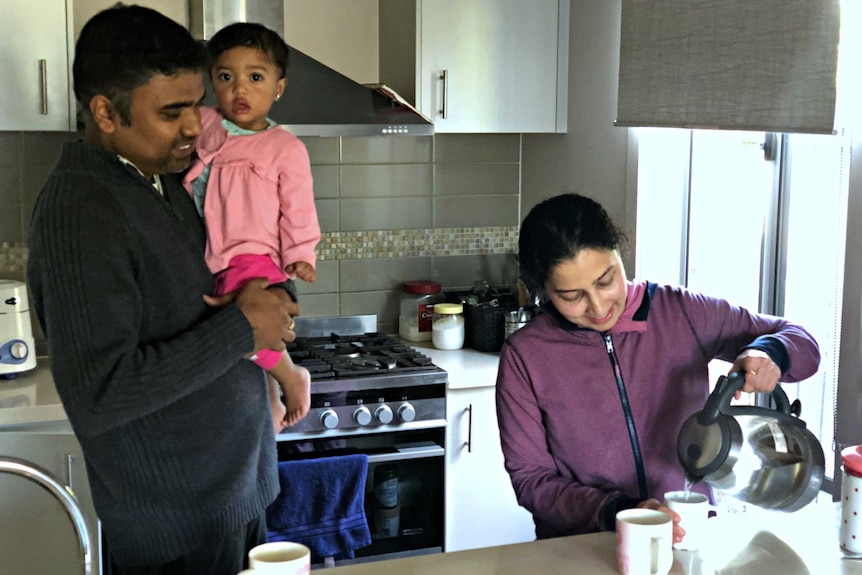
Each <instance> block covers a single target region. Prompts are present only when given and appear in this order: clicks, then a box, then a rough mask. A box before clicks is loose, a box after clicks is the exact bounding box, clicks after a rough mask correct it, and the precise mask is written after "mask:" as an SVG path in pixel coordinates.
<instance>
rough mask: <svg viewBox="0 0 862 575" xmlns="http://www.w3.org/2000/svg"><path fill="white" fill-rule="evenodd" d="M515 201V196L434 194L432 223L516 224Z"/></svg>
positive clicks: (442, 225) (441, 225)
mask: <svg viewBox="0 0 862 575" xmlns="http://www.w3.org/2000/svg"><path fill="white" fill-rule="evenodd" d="M519 202H520V199H519V197H518V196H443V197H439V198H434V227H435V228H452V227H456V228H467V227H484V226H517V225H519V224H520V221H519V217H518V206H519Z"/></svg>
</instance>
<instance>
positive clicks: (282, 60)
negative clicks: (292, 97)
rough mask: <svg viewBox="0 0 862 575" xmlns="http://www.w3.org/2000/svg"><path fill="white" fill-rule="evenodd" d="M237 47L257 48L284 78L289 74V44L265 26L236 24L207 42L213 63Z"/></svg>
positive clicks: (227, 27)
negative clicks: (222, 54) (279, 70)
mask: <svg viewBox="0 0 862 575" xmlns="http://www.w3.org/2000/svg"><path fill="white" fill-rule="evenodd" d="M237 47H243V48H257V49H258V50H260V51H261V52H263V53H264V54H266V55H267V56H268V57H269V59H270V60H271V61H272V63H273V64H275V65H276V66H278V67H279V68H280V69H281V77H282V78H284V75H285V73H286V72H287V66H288V60H289V53H288V48H287V44H285V43H284V40H282V39H281V36H279V35H278V34H277V33H276V32H274V31H272V30H270V29H269V28H267V27H266V26H264V25H263V24H256V23H253V22H236V23H234V24H229V25H227V26H225V27H224V28H222V29H221V30H219V31H218V32H216V33H215V34H214V35H213V37H212V38H210V41H209V42H207V48H208V49H209V52H210V58H211V59H212V61H213V62H215V61H216V60H218V57H219V56H220V55H221V53H222V52H225V51H227V50H230V49H231V48H237Z"/></svg>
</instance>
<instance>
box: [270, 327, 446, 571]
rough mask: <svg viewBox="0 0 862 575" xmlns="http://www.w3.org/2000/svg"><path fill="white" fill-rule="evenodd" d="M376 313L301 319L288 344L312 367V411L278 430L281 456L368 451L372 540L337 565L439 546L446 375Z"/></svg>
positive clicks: (367, 495)
mask: <svg viewBox="0 0 862 575" xmlns="http://www.w3.org/2000/svg"><path fill="white" fill-rule="evenodd" d="M376 324H377V321H376V316H351V317H340V318H297V322H296V333H297V339H296V341H294V342H293V343H291V344H289V345H288V352H289V353H290V356H291V358H292V359H293V361H294V363H296V364H297V365H301V366H303V367H305V368H307V369H308V370H309V372H310V373H311V378H312V381H311V409H310V411H309V413H308V415H307V416H306V417H305V418H304V419H303V420H302V421H300V422H299V423H297V424H296V425H294V426H292V427H289V428H285V429H284V430H282V432H281V433H280V434H279V435H278V436H277V441H278V455H279V461H289V460H295V459H300V458H308V457H328V456H335V455H348V454H355V453H364V454H366V455H367V456H368V473H367V481H366V487H365V513H366V517H367V519H368V525H369V528H370V531H371V541H372V542H371V545H369V546H367V547H364V548H361V549H358V550H356V551H355V552H354V553H355V559H345V560H340V561H338V563H339V564H347V563H351V562H365V561H373V560H379V559H388V558H394V557H404V556H411V555H419V554H427V553H439V552H441V551H442V550H443V541H444V517H443V509H444V503H445V502H444V493H445V488H444V455H445V449H444V446H445V432H446V384H447V379H448V377H447V374H446V372H445V371H444V370H442V369H441V368H439V367H437V366H436V365H434V364H433V363H432V362H431V360H430V359H429V358H428V357H427V356H425V355H423V354H422V353H420V352H419V351H417V350H416V349H414V348H412V347H410V346H408V345H405V344H404V343H402V342H401V341H400V340H398V339H397V338H395V337H393V336H389V335H385V334H381V333H377V332H376V327H377V326H376Z"/></svg>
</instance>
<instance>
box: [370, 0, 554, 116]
mask: <svg viewBox="0 0 862 575" xmlns="http://www.w3.org/2000/svg"><path fill="white" fill-rule="evenodd" d="M418 2H419V3H418V7H417V13H416V19H417V22H416V28H417V38H416V40H417V43H416V50H417V54H418V58H417V62H416V86H417V90H416V92H417V93H416V100H417V102H418V108H419V109H420V110H421V111H422V113H424V114H425V115H426V116H428V117H429V118H431V120H432V121H433V122H434V129H435V132H438V133H439V132H513V133H519V132H565V131H566V112H567V88H568V86H567V84H568V49H569V48H568V46H569V38H568V28H569V26H568V25H569V16H568V14H569V1H568V0H530V1H525V0H418ZM381 50H383V47H382V46H381Z"/></svg>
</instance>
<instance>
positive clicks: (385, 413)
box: [374, 405, 392, 423]
mask: <svg viewBox="0 0 862 575" xmlns="http://www.w3.org/2000/svg"><path fill="white" fill-rule="evenodd" d="M374 417H376V418H377V421H379V422H380V423H392V408H391V407H389V406H388V405H381V406H380V407H378V408H377V409H375V410H374Z"/></svg>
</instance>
